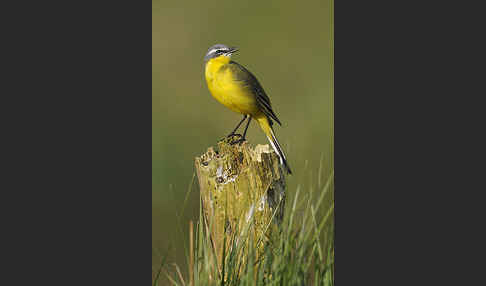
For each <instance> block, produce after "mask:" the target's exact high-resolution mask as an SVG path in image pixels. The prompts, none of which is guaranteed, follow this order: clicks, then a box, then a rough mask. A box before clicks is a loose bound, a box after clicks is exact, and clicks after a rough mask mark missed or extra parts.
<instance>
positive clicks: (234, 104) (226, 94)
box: [205, 56, 258, 115]
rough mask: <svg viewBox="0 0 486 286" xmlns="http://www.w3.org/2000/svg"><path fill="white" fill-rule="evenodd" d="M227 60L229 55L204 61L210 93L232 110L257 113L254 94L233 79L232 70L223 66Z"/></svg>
mask: <svg viewBox="0 0 486 286" xmlns="http://www.w3.org/2000/svg"><path fill="white" fill-rule="evenodd" d="M229 61H230V58H229V57H225V56H220V57H217V58H213V59H210V60H209V61H208V62H207V63H206V70H205V75H206V82H207V84H208V88H209V91H210V92H211V95H212V96H213V97H214V98H215V99H216V100H217V101H219V102H220V103H221V104H223V105H224V106H226V107H228V108H229V109H231V110H233V111H234V112H238V113H242V114H250V115H252V114H257V113H258V106H257V104H256V99H255V96H254V94H253V93H252V91H251V89H250V88H249V87H248V86H246V85H244V83H243V82H241V81H236V80H235V76H234V74H233V73H232V70H231V69H229V68H227V66H225V65H227V64H228V63H229Z"/></svg>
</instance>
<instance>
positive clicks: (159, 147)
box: [152, 0, 334, 272]
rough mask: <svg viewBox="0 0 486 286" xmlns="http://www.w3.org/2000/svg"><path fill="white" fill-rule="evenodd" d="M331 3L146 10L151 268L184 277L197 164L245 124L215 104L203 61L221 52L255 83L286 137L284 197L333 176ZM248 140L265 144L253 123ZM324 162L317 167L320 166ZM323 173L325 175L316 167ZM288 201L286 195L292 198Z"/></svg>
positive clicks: (167, 5)
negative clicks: (166, 267)
mask: <svg viewBox="0 0 486 286" xmlns="http://www.w3.org/2000/svg"><path fill="white" fill-rule="evenodd" d="M332 31H333V1H332V0H323V1H316V0H312V1H282V0H278V1H276V0H271V1H167V0H162V1H160V0H153V2H152V249H153V250H152V265H153V266H154V268H155V267H156V265H157V264H158V263H160V258H161V256H162V255H168V257H167V258H168V261H169V262H176V263H177V264H178V265H179V266H181V268H182V269H181V270H182V271H183V272H184V271H185V269H186V257H185V250H184V249H185V248H187V247H188V235H187V233H188V224H189V220H190V219H192V220H197V214H198V212H199V201H198V198H199V197H198V196H199V193H198V186H197V178H195V179H194V185H193V187H192V192H191V193H190V194H189V196H188V198H187V204H186V207H185V209H184V210H183V205H184V201H185V195H186V193H187V191H188V189H189V187H190V184H191V180H192V178H193V175H194V157H195V156H198V155H200V154H202V153H204V152H205V151H206V150H207V148H208V147H209V146H213V145H215V144H216V142H217V141H218V140H219V139H220V138H222V137H224V136H225V135H227V134H228V133H229V132H230V131H231V130H232V129H233V128H234V127H235V126H236V124H237V123H238V122H239V120H240V119H241V115H240V114H237V113H233V112H232V111H230V110H228V109H226V108H225V107H224V106H223V105H221V104H220V103H218V102H217V101H216V100H215V99H214V98H213V97H211V95H210V94H209V91H208V89H207V86H206V82H205V79H204V62H203V57H204V55H205V53H206V51H207V50H208V48H209V47H210V46H212V45H214V44H217V43H221V44H226V45H231V46H237V47H239V49H240V51H239V52H238V53H236V54H235V55H234V56H233V58H232V59H233V60H235V61H236V62H238V63H240V64H242V65H244V66H245V67H246V68H247V69H249V70H250V71H251V72H252V73H253V74H254V75H255V76H256V77H257V78H258V80H259V81H260V83H261V84H262V86H263V88H264V89H265V91H266V93H267V94H268V96H269V97H270V99H271V102H272V106H273V109H274V111H275V113H276V114H277V116H278V117H279V119H280V121H281V122H282V127H280V126H278V125H275V132H276V134H277V138H278V139H279V141H280V143H281V144H282V145H283V147H284V149H285V151H286V154H287V157H288V160H289V163H290V166H291V168H292V170H293V172H294V175H293V176H290V177H289V178H288V180H287V183H288V186H289V192H290V193H292V192H294V191H295V189H296V187H297V185H299V184H300V185H301V186H302V187H303V188H302V190H306V186H311V184H315V183H316V181H317V177H318V174H317V173H318V171H319V170H321V173H322V177H323V178H327V177H328V175H329V172H330V169H331V167H332V166H333V160H334V158H333V116H334V115H333V85H332V82H333V76H332V72H333V50H332V48H333V40H332V38H333V32H332ZM247 139H248V140H249V142H250V143H252V144H254V145H256V144H267V143H268V141H267V139H266V137H265V136H264V135H263V132H262V131H261V130H260V129H259V128H258V126H257V125H256V124H255V122H254V121H253V122H252V124H251V126H250V128H249V130H248V135H247ZM321 159H322V164H320V161H321ZM320 165H321V167H320ZM290 196H292V195H290Z"/></svg>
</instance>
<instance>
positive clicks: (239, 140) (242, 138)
mask: <svg viewBox="0 0 486 286" xmlns="http://www.w3.org/2000/svg"><path fill="white" fill-rule="evenodd" d="M245 141H246V139H245V138H244V137H243V136H241V138H240V139H237V140H234V141H231V142H230V145H235V144H240V143H242V142H245Z"/></svg>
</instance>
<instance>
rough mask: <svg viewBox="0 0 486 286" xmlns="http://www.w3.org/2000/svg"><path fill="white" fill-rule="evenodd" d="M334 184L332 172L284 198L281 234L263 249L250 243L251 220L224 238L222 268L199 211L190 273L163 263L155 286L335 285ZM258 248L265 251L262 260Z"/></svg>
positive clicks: (190, 248)
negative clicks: (165, 285)
mask: <svg viewBox="0 0 486 286" xmlns="http://www.w3.org/2000/svg"><path fill="white" fill-rule="evenodd" d="M333 180H334V172H333V171H332V172H331V175H330V176H329V178H328V179H327V181H326V182H325V184H324V185H322V182H321V178H320V177H319V178H318V184H317V186H315V188H312V187H311V188H310V189H309V190H308V191H307V192H303V191H302V190H301V188H300V186H299V187H297V190H296V191H295V195H294V196H293V198H291V199H289V198H287V202H286V209H285V215H284V219H283V221H282V223H281V224H280V228H279V232H280V233H279V234H278V235H274V236H273V238H272V239H271V240H270V242H269V243H265V244H263V247H260V248H258V246H257V245H255V243H254V242H253V239H249V238H250V237H252V235H253V233H252V221H251V220H250V222H249V223H248V224H247V225H245V226H244V227H243V231H242V232H241V233H240V234H232V235H228V236H227V237H225V238H224V239H225V241H226V240H228V242H229V243H228V245H230V247H227V248H223V257H224V259H223V261H222V262H223V263H221V261H220V263H219V265H221V267H219V266H218V263H216V259H217V258H216V255H215V252H214V250H213V247H212V244H211V239H210V237H209V235H208V233H207V232H206V229H207V227H208V226H207V225H206V221H205V220H204V217H203V214H202V212H201V211H200V216H199V220H198V222H197V223H196V227H195V230H194V228H193V224H192V221H191V223H190V226H189V233H190V243H189V244H190V245H189V246H188V247H187V249H188V250H187V251H186V257H187V260H188V265H189V269H188V273H189V274H188V275H187V276H186V277H184V276H183V275H182V273H181V269H180V268H179V267H178V266H177V265H175V264H168V263H167V262H166V261H165V260H164V259H162V262H161V263H160V268H159V269H157V271H156V273H155V278H154V280H153V285H154V286H155V285H161V284H160V283H161V282H160V281H161V278H162V277H165V278H166V279H167V281H169V283H171V285H334V181H333ZM314 189H316V190H314ZM304 193H305V194H304ZM200 209H201V207H200ZM269 227H270V226H269ZM263 241H264V240H263V239H262V240H259V242H257V244H258V243H264V242H263ZM241 242H243V243H241ZM225 245H226V244H225ZM258 249H263V251H262V253H261V255H258V253H257V252H258ZM187 252H188V255H187Z"/></svg>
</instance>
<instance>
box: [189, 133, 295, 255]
mask: <svg viewBox="0 0 486 286" xmlns="http://www.w3.org/2000/svg"><path fill="white" fill-rule="evenodd" d="M230 143H231V139H230V138H227V139H224V140H222V141H220V142H218V150H215V149H214V148H213V147H209V148H208V150H207V152H206V153H204V154H202V155H201V156H200V157H196V159H195V166H196V172H197V177H198V181H199V188H200V197H201V201H202V206H203V215H204V216H205V220H206V221H207V226H208V232H209V235H210V236H211V240H212V242H213V247H214V248H215V252H216V254H217V256H218V264H219V263H220V262H221V259H220V258H221V255H222V245H223V241H224V237H225V235H226V236H230V235H231V234H236V235H238V234H240V233H241V231H242V229H243V228H244V227H245V226H248V224H249V223H250V222H251V228H252V229H251V233H252V236H253V237H252V238H253V242H254V243H257V242H258V243H259V245H257V247H258V248H261V247H262V246H263V243H265V241H266V240H267V238H268V237H269V235H270V234H269V232H271V231H273V230H274V229H275V226H277V228H278V225H279V223H280V221H281V220H282V217H283V210H284V203H285V189H286V183H285V174H286V173H285V172H284V170H283V168H282V167H281V165H280V164H279V158H278V156H277V154H276V153H275V152H274V151H273V149H271V148H270V147H269V145H257V146H256V147H255V148H252V147H251V146H250V144H249V143H248V142H247V141H244V142H242V143H240V144H233V145H232V144H230ZM225 230H226V233H225ZM236 231H237V233H235V232H236ZM228 241H229V239H227V247H228V246H229V243H228ZM255 245H256V244H255Z"/></svg>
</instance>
